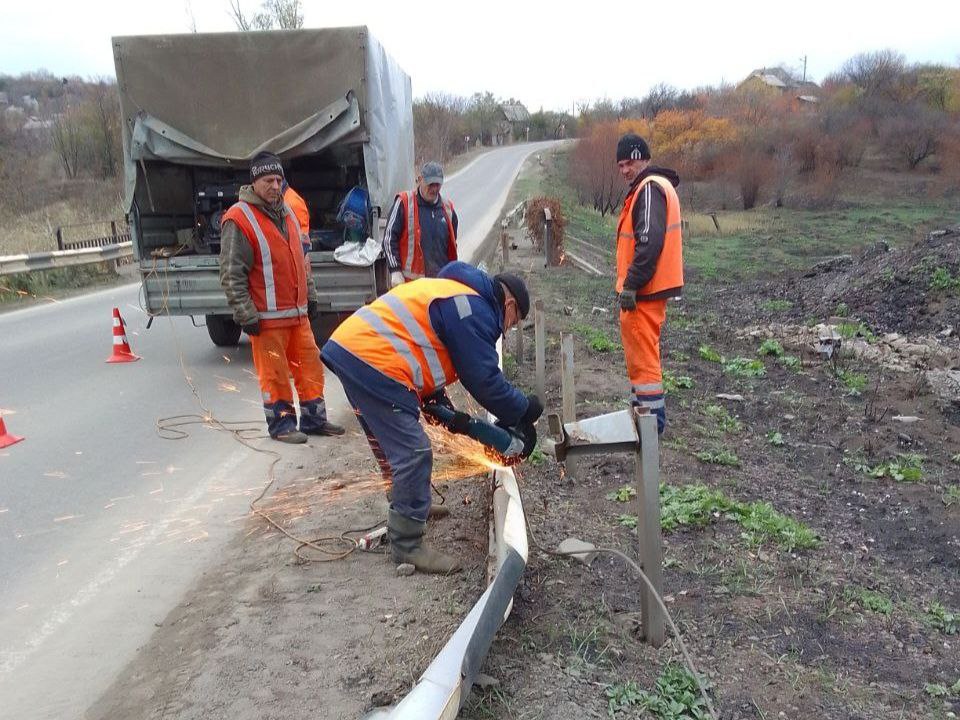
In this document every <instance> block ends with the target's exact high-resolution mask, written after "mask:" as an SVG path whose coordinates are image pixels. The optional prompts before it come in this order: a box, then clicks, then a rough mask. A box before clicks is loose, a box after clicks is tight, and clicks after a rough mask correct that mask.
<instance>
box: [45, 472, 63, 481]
mask: <svg viewBox="0 0 960 720" xmlns="http://www.w3.org/2000/svg"><path fill="white" fill-rule="evenodd" d="M43 476H44V477H48V478H54V479H55V480H63V479H64V478H65V477H67V474H66V473H65V472H63V470H51V471H50V472H45V473H44V474H43Z"/></svg>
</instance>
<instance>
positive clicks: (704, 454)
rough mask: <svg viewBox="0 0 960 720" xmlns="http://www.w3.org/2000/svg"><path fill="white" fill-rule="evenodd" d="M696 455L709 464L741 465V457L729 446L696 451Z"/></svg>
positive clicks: (698, 458)
mask: <svg viewBox="0 0 960 720" xmlns="http://www.w3.org/2000/svg"><path fill="white" fill-rule="evenodd" d="M694 456H695V457H696V458H697V460H699V461H700V462H704V463H707V464H708V465H725V466H728V467H739V465H740V458H738V457H737V455H736V453H734V452H732V451H731V450H728V449H727V448H715V449H713V450H700V451H699V452H696V453H694Z"/></svg>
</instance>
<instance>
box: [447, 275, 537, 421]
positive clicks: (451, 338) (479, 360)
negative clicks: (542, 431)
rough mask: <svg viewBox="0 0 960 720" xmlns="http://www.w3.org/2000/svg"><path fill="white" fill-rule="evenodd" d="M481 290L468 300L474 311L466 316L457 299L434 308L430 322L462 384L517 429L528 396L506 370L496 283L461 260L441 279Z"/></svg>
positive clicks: (478, 400) (469, 296)
mask: <svg viewBox="0 0 960 720" xmlns="http://www.w3.org/2000/svg"><path fill="white" fill-rule="evenodd" d="M437 277H438V278H441V279H444V280H455V281H456V282H459V283H462V284H464V285H466V286H467V287H470V288H472V289H474V290H476V291H477V292H478V293H479V294H478V295H467V296H466V297H467V299H468V300H469V303H470V312H469V314H467V313H466V312H461V310H460V309H459V308H458V306H457V303H456V300H455V299H454V298H443V299H439V300H434V301H433V302H432V303H430V323H431V324H432V325H433V329H434V331H435V332H436V333H437V337H438V338H440V342H442V343H443V344H444V346H446V348H447V351H448V352H449V353H450V360H451V361H452V362H453V367H454V368H455V369H456V371H457V375H459V376H460V382H461V383H462V384H463V387H464V388H466V390H467V392H468V393H470V394H471V395H472V396H473V397H474V398H475V399H476V400H477V402H479V403H480V404H481V405H482V406H483V407H484V408H486V410H488V411H489V412H491V413H493V414H494V415H496V416H497V418H498V419H500V420H502V421H504V422H505V423H506V424H507V425H515V424H516V423H517V422H518V421H519V420H520V418H522V417H523V415H524V414H525V413H526V412H527V405H528V402H527V397H526V395H524V394H523V393H522V392H520V391H519V390H518V389H517V388H516V387H514V386H513V385H511V384H510V383H509V382H508V381H507V379H506V378H505V377H504V376H503V372H502V371H501V370H500V363H499V358H498V356H497V341H498V340H499V339H500V336H501V335H503V311H502V310H501V308H500V303H499V302H498V301H497V297H496V295H494V292H493V279H492V278H491V277H490V276H489V275H487V274H486V273H485V272H483V271H482V270H480V269H478V268H475V267H473V266H472V265H468V264H467V263H465V262H460V261H459V260H457V261H454V262H452V263H448V264H446V265H444V266H443V267H442V268H441V269H440V272H439V273H438V274H437Z"/></svg>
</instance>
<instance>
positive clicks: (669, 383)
mask: <svg viewBox="0 0 960 720" xmlns="http://www.w3.org/2000/svg"><path fill="white" fill-rule="evenodd" d="M692 388H693V378H691V377H690V376H689V375H677V374H675V373H673V372H672V371H670V370H664V371H663V390H664V392H667V393H672V392H676V391H677V390H690V389H692Z"/></svg>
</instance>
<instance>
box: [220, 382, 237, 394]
mask: <svg viewBox="0 0 960 720" xmlns="http://www.w3.org/2000/svg"><path fill="white" fill-rule="evenodd" d="M217 388H218V389H219V390H220V391H221V392H235V393H238V392H240V389H239V388H238V387H237V386H236V385H234V384H233V383H229V382H221V383H217Z"/></svg>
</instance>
